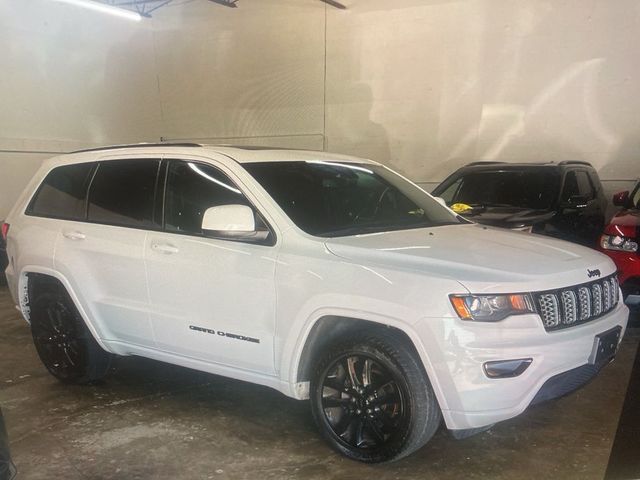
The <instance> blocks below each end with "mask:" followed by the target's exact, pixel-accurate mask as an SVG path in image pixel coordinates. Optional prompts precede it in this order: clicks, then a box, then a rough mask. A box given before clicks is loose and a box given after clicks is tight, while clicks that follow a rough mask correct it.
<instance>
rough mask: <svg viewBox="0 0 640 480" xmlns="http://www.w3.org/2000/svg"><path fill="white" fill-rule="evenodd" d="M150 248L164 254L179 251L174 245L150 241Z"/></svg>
mask: <svg viewBox="0 0 640 480" xmlns="http://www.w3.org/2000/svg"><path fill="white" fill-rule="evenodd" d="M151 248H152V249H153V250H155V251H156V252H161V253H166V254H172V253H178V252H179V251H180V250H178V247H174V246H173V245H169V244H168V243H152V244H151Z"/></svg>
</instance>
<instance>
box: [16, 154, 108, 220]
mask: <svg viewBox="0 0 640 480" xmlns="http://www.w3.org/2000/svg"><path fill="white" fill-rule="evenodd" d="M94 167H95V163H78V164H76V165H66V166H64V167H57V168H54V169H53V170H51V171H50V172H49V174H48V175H47V176H46V177H45V179H44V180H43V182H42V185H41V186H40V188H39V189H38V191H37V192H36V194H35V196H34V197H33V200H31V203H30V204H29V208H28V209H27V213H29V214H32V215H41V216H44V217H56V218H64V219H69V220H84V218H85V200H86V198H87V188H88V186H89V181H90V180H91V174H92V173H93V168H94Z"/></svg>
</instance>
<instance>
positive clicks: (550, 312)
mask: <svg viewBox="0 0 640 480" xmlns="http://www.w3.org/2000/svg"><path fill="white" fill-rule="evenodd" d="M533 297H534V299H535V304H536V307H537V309H538V313H539V314H540V318H542V323H543V325H544V328H545V329H546V330H557V329H560V328H566V327H570V326H572V325H576V324H579V323H584V322H588V321H590V320H594V319H596V318H598V317H600V316H602V315H604V314H606V313H608V312H609V311H611V310H613V309H614V308H615V307H616V305H617V304H618V301H619V298H618V279H617V278H616V276H615V275H611V276H609V277H606V278H603V279H600V280H596V281H593V282H589V283H585V284H582V285H575V286H572V287H567V288H562V289H559V290H552V291H548V292H538V293H534V294H533Z"/></svg>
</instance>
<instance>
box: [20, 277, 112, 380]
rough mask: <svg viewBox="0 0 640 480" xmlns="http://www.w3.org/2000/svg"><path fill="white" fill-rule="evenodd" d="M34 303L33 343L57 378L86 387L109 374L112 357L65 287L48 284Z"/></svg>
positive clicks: (37, 294)
mask: <svg viewBox="0 0 640 480" xmlns="http://www.w3.org/2000/svg"><path fill="white" fill-rule="evenodd" d="M30 303H31V315H30V316H31V334H32V336H33V342H34V344H35V347H36V350H37V352H38V356H39V357H40V360H42V363H43V364H44V366H45V367H47V370H49V372H51V374H52V375H53V376H54V377H56V378H57V379H59V380H60V381H62V382H65V383H77V384H83V383H90V382H94V381H96V380H99V379H101V378H102V377H104V376H105V375H106V373H107V371H108V370H109V365H110V363H111V358H112V355H111V354H110V353H108V352H105V351H104V350H103V349H102V348H101V347H100V345H98V343H97V342H96V341H95V339H94V338H93V336H92V335H91V332H89V329H88V328H87V326H86V325H85V323H84V321H83V319H82V317H81V316H80V314H79V313H78V310H77V309H76V307H75V305H74V304H73V301H72V300H71V298H70V297H69V294H68V293H67V291H66V290H65V289H64V288H63V287H62V285H60V284H58V283H54V282H50V283H47V284H46V286H43V287H41V288H39V289H38V292H37V293H36V295H35V298H34V299H33V301H32V302H30Z"/></svg>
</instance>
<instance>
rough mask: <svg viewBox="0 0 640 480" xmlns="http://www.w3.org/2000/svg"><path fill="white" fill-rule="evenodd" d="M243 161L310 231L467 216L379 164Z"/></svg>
mask: <svg viewBox="0 0 640 480" xmlns="http://www.w3.org/2000/svg"><path fill="white" fill-rule="evenodd" d="M244 167H245V168H246V169H247V171H248V172H249V173H250V174H251V175H252V176H253V177H254V178H255V179H256V180H257V181H258V182H259V183H260V184H261V185H262V187H263V188H264V189H265V190H266V191H267V192H268V193H269V195H271V196H272V197H273V199H274V200H275V201H276V202H277V203H278V205H280V207H281V208H282V210H284V212H285V213H286V214H287V215H288V216H289V217H290V218H291V220H292V221H293V222H294V223H295V224H296V225H297V226H298V227H300V228H301V229H302V230H304V231H305V232H307V233H309V234H311V235H316V236H320V237H337V236H346V235H357V234H362V233H373V232H384V231H390V230H405V229H412V228H423V227H434V226H440V225H450V224H459V223H461V222H465V221H464V220H462V219H460V218H459V217H456V216H455V215H453V214H452V213H451V212H450V211H449V210H447V209H446V208H444V207H442V205H440V204H439V203H438V202H436V201H435V200H433V199H432V198H431V197H430V196H429V195H427V194H426V193H425V192H424V191H423V190H421V189H420V188H418V187H416V186H415V185H413V184H411V183H410V182H408V181H406V180H404V179H403V178H402V177H400V176H399V175H397V174H395V173H393V172H392V171H390V170H388V169H386V168H384V167H382V166H380V165H370V164H353V163H340V162H325V161H309V162H302V161H299V162H264V163H248V164H245V165H244Z"/></svg>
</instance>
